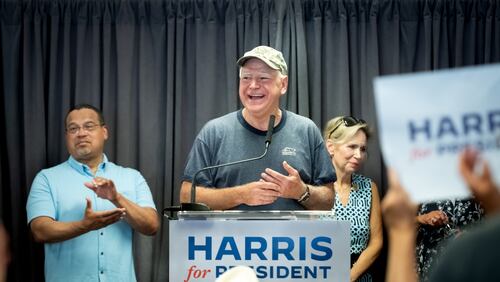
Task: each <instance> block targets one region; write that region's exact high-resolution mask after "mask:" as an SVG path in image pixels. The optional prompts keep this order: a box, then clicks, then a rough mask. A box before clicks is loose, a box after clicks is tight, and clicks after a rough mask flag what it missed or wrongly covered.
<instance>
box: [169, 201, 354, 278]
mask: <svg viewBox="0 0 500 282" xmlns="http://www.w3.org/2000/svg"><path fill="white" fill-rule="evenodd" d="M200 214H204V215H203V216H201V215H200ZM328 214H329V213H328V212H307V211H302V212H257V213H256V212H247V211H245V212H242V211H230V212H219V213H217V212H201V213H200V212H192V213H189V212H188V214H187V215H186V214H184V216H183V217H184V218H183V219H182V218H181V217H182V216H180V217H179V218H181V219H180V220H173V221H170V240H169V242H170V259H169V261H170V273H169V277H170V281H184V282H202V281H210V282H214V281H215V280H216V279H217V277H219V276H220V275H222V273H224V272H225V271H226V270H228V269H230V268H231V267H234V266H237V265H246V266H250V267H252V268H253V269H254V270H255V272H256V275H257V278H258V279H259V281H261V282H265V281H349V270H350V255H349V254H350V253H349V245H350V232H349V222H347V221H335V220H331V219H330V220H328ZM207 215H208V216H207ZM324 215H327V216H324ZM325 218H326V219H325Z"/></svg>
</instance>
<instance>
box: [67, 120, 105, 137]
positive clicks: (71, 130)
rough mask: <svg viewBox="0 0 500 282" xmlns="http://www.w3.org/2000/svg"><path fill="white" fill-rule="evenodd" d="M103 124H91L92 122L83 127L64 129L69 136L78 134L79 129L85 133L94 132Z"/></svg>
mask: <svg viewBox="0 0 500 282" xmlns="http://www.w3.org/2000/svg"><path fill="white" fill-rule="evenodd" d="M103 125H104V124H102V123H100V124H97V123H93V122H87V123H85V124H84V125H83V126H78V125H70V126H68V127H67V128H66V132H68V133H69V134H71V135H74V134H77V133H78V132H80V129H83V130H85V131H86V132H92V131H94V130H96V129H97V128H98V127H99V126H103Z"/></svg>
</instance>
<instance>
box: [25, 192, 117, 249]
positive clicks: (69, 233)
mask: <svg viewBox="0 0 500 282" xmlns="http://www.w3.org/2000/svg"><path fill="white" fill-rule="evenodd" d="M86 200H87V206H86V208H85V214H84V217H83V219H82V220H79V221H72V222H61V221H56V220H55V219H53V218H51V217H48V216H39V217H36V218H34V219H33V220H31V222H30V228H31V232H32V234H33V237H34V239H35V241H37V242H40V243H55V242H61V241H65V240H69V239H72V238H74V237H77V236H80V235H82V234H84V233H87V232H89V231H92V230H96V229H100V228H103V227H105V226H108V225H110V224H113V223H115V222H117V221H118V220H120V218H121V217H122V216H123V215H124V213H125V209H123V208H116V209H113V210H107V211H94V210H92V202H91V201H90V199H88V198H87V199H86Z"/></svg>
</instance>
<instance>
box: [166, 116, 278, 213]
mask: <svg viewBox="0 0 500 282" xmlns="http://www.w3.org/2000/svg"><path fill="white" fill-rule="evenodd" d="M274 120H275V116H274V115H271V116H270V117H269V125H268V129H267V134H266V142H265V148H264V153H263V154H262V155H260V156H258V157H254V158H250V159H245V160H239V161H234V162H230V163H225V164H219V165H213V166H207V167H204V168H202V169H200V170H198V171H197V172H196V173H195V174H194V176H193V181H192V183H191V202H189V203H181V205H180V206H171V207H166V208H165V209H163V214H164V215H165V216H166V217H167V218H168V219H176V217H175V216H174V215H173V213H174V212H178V211H210V207H208V206H207V205H206V204H204V203H197V202H196V177H197V176H198V174H200V173H201V172H203V171H207V170H211V169H214V168H220V167H224V166H231V165H237V164H241V163H246V162H252V161H257V160H260V159H262V158H264V157H265V156H266V154H267V151H268V148H269V145H270V144H271V138H272V135H273V129H274ZM166 212H169V213H170V215H168V214H166Z"/></svg>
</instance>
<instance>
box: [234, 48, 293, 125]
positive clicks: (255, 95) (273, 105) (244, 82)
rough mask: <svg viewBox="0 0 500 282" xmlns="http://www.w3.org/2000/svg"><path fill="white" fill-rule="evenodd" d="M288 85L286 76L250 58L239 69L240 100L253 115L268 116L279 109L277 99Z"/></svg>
mask: <svg viewBox="0 0 500 282" xmlns="http://www.w3.org/2000/svg"><path fill="white" fill-rule="evenodd" d="M287 87H288V77H286V76H282V75H280V73H279V71H277V70H274V69H272V68H270V67H269V66H268V65H266V64H265V63H264V62H263V61H261V60H259V59H256V58H252V59H249V60H248V61H246V62H245V65H243V66H242V67H241V69H240V90H239V94H240V100H241V103H242V104H243V106H244V107H245V109H246V111H247V112H248V113H249V114H250V115H252V116H254V117H264V116H269V115H270V114H272V113H274V112H275V111H277V110H278V109H279V99H280V97H281V95H283V94H285V92H286V90H287Z"/></svg>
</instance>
